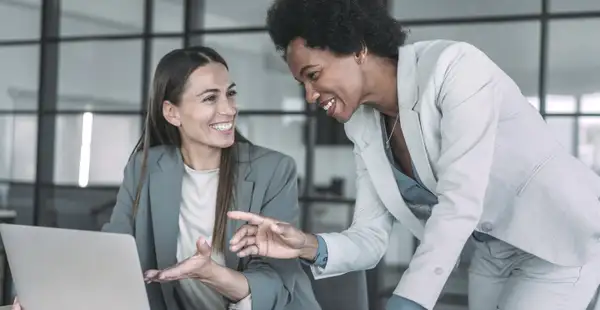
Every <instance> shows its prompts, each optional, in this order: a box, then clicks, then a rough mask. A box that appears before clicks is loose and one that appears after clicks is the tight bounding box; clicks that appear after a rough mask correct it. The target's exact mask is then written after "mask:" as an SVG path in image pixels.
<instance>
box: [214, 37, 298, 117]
mask: <svg viewBox="0 0 600 310" xmlns="http://www.w3.org/2000/svg"><path fill="white" fill-rule="evenodd" d="M202 41H203V42H204V44H205V45H207V46H210V47H213V48H214V49H216V50H217V52H219V53H220V54H221V55H222V56H223V57H224V58H225V60H226V61H227V62H228V64H229V70H230V72H231V75H232V79H233V81H234V82H235V83H236V84H237V90H238V93H239V95H238V97H237V104H238V107H239V109H240V110H242V111H244V110H283V109H286V108H288V107H289V105H288V106H287V107H286V103H285V102H286V100H287V99H288V98H302V96H303V94H302V91H301V89H300V87H299V86H298V83H297V82H296V81H295V80H294V78H293V77H292V75H291V74H290V73H289V70H288V68H287V65H286V64H285V62H284V61H283V60H282V59H281V56H280V55H279V54H278V53H277V52H276V51H275V47H274V46H273V43H271V40H270V39H269V36H268V35H267V34H266V33H260V34H218V35H206V36H203V37H202ZM295 107H296V108H298V110H299V111H302V110H304V107H303V106H302V107H300V106H298V105H295Z"/></svg>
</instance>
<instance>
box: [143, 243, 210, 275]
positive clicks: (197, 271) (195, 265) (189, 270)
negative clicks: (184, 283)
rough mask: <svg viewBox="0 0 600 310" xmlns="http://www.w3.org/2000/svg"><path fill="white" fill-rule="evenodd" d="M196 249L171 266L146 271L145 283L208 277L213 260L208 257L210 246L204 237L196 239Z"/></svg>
mask: <svg viewBox="0 0 600 310" xmlns="http://www.w3.org/2000/svg"><path fill="white" fill-rule="evenodd" d="M196 249H197V250H196V254H194V255H193V256H192V257H190V258H188V259H186V260H184V261H181V262H179V263H178V264H176V265H174V266H172V267H169V268H166V269H163V270H156V269H150V270H148V271H146V272H145V273H144V281H145V282H146V283H152V282H169V281H175V280H181V279H188V278H194V279H204V278H207V277H209V274H210V271H211V268H212V265H213V260H212V258H211V257H210V255H211V253H212V248H211V247H210V245H209V244H208V242H207V241H206V239H204V238H199V239H198V241H196Z"/></svg>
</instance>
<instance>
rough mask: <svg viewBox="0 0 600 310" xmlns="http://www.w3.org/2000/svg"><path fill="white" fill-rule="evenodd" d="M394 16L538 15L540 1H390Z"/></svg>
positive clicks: (430, 17) (429, 17) (428, 17)
mask: <svg viewBox="0 0 600 310" xmlns="http://www.w3.org/2000/svg"><path fill="white" fill-rule="evenodd" d="M389 1H390V2H391V7H392V15H393V16H394V17H396V18H399V19H403V20H414V19H440V18H456V17H482V16H499V15H517V14H537V13H540V11H541V1H540V0H503V1H496V0H477V1H472V0H445V1H438V0H418V1H414V0H389Z"/></svg>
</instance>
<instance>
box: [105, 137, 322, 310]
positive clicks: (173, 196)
mask: <svg viewBox="0 0 600 310" xmlns="http://www.w3.org/2000/svg"><path fill="white" fill-rule="evenodd" d="M237 148H238V162H239V164H238V169H239V170H238V178H237V186H236V205H235V206H234V207H233V208H234V209H237V210H241V211H249V212H253V213H258V214H262V215H265V216H268V217H272V218H276V219H279V220H282V221H286V222H292V223H296V222H297V218H298V214H299V209H298V203H297V202H298V188H297V180H296V166H295V163H294V160H293V159H292V158H291V157H289V156H286V155H283V154H281V153H278V152H275V151H273V150H269V149H266V148H262V147H258V146H254V145H251V144H247V143H239V144H238V145H237ZM141 162H142V156H141V154H137V155H136V156H134V157H132V159H131V160H130V161H129V163H128V164H127V166H126V167H125V175H124V179H123V184H122V185H121V188H120V189H119V193H118V195H117V204H116V206H115V208H114V210H113V213H112V216H111V218H110V221H109V222H108V223H107V224H106V225H104V227H103V229H102V230H103V231H108V232H116V233H125V234H130V235H133V236H134V237H135V240H136V243H137V248H138V252H139V256H140V262H141V266H142V268H143V270H148V269H155V268H156V269H162V268H166V267H169V266H172V265H174V264H175V263H176V257H175V252H176V248H177V244H176V242H177V236H178V234H179V224H178V219H179V207H180V204H181V182H182V179H183V174H184V165H183V160H182V158H181V153H180V150H179V149H178V148H175V147H167V146H159V147H153V148H151V149H150V151H149V154H148V166H147V167H148V168H147V169H148V170H147V173H146V177H145V179H144V180H143V187H142V192H141V197H140V204H139V208H138V211H137V215H136V217H135V231H133V227H134V226H133V225H132V204H133V200H134V197H135V194H136V189H137V186H138V184H139V183H138V182H139V178H140V174H141V169H140V168H141ZM242 224H243V223H241V222H239V221H230V222H229V223H228V228H227V239H226V240H229V239H230V238H231V236H232V235H233V233H234V232H235V231H236V230H237V229H238V228H239V227H240V226H241V225H242ZM225 262H226V265H227V267H229V268H231V269H234V270H237V269H238V266H240V265H241V266H245V267H244V268H243V270H241V272H242V273H243V274H244V276H245V277H246V278H247V279H248V283H249V285H250V291H251V293H252V309H253V310H269V309H273V310H275V309H277V310H279V309H286V310H301V309H302V310H304V309H310V310H319V309H320V306H319V305H318V303H317V301H316V299H315V297H314V294H313V291H312V287H311V284H310V281H309V278H308V276H307V275H306V274H305V273H304V271H303V270H302V268H301V266H300V263H299V261H298V260H275V259H268V258H258V257H252V258H250V259H243V260H242V261H241V264H239V263H240V261H239V258H238V257H237V256H236V255H235V254H234V253H232V252H230V251H229V250H226V253H225ZM146 289H147V292H148V298H149V300H150V306H151V308H152V310H167V309H168V310H174V309H179V310H184V309H182V308H181V306H180V303H179V301H178V300H177V299H178V289H177V283H176V282H171V283H162V284H158V283H153V284H149V285H147V286H146ZM186 310H191V309H186Z"/></svg>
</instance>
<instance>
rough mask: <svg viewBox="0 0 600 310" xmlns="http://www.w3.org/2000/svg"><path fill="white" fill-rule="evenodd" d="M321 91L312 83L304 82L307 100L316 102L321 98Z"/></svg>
mask: <svg viewBox="0 0 600 310" xmlns="http://www.w3.org/2000/svg"><path fill="white" fill-rule="evenodd" d="M319 96H320V95H319V93H318V92H317V91H315V89H314V88H313V87H312V86H311V85H310V84H304V97H305V98H306V102H308V103H315V102H317V100H318V99H319Z"/></svg>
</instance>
